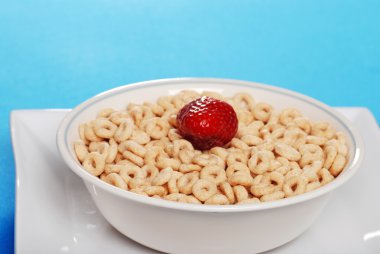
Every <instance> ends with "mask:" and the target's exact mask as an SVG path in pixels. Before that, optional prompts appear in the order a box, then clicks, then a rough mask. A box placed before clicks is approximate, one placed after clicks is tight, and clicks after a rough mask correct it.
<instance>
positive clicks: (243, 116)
mask: <svg viewBox="0 0 380 254" xmlns="http://www.w3.org/2000/svg"><path fill="white" fill-rule="evenodd" d="M235 112H236V116H237V119H238V122H239V124H241V125H245V126H246V125H248V124H250V123H252V121H253V120H254V118H253V115H252V114H251V112H249V111H248V110H245V109H236V110H235Z"/></svg>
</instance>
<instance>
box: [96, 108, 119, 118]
mask: <svg viewBox="0 0 380 254" xmlns="http://www.w3.org/2000/svg"><path fill="white" fill-rule="evenodd" d="M115 111H116V110H114V109H112V108H105V109H102V110H100V111H99V112H98V114H97V115H96V118H109V117H110V116H111V114H112V113H114V112H115Z"/></svg>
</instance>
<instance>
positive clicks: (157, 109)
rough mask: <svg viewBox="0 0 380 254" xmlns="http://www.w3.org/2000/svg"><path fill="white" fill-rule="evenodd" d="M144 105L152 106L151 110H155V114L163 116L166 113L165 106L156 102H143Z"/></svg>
mask: <svg viewBox="0 0 380 254" xmlns="http://www.w3.org/2000/svg"><path fill="white" fill-rule="evenodd" d="M143 106H146V107H148V108H150V110H151V111H152V112H153V114H155V115H156V116H162V115H163V114H164V108H163V107H161V106H160V105H158V104H154V103H149V102H144V103H143Z"/></svg>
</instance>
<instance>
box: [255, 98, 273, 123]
mask: <svg viewBox="0 0 380 254" xmlns="http://www.w3.org/2000/svg"><path fill="white" fill-rule="evenodd" d="M272 111H273V107H272V106H271V105H269V104H267V103H262V102H261V103H257V104H256V105H255V106H254V107H253V112H252V113H253V116H254V117H255V119H257V120H260V121H262V122H264V123H266V122H268V121H269V119H270V116H271V114H272Z"/></svg>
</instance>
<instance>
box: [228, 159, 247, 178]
mask: <svg viewBox="0 0 380 254" xmlns="http://www.w3.org/2000/svg"><path fill="white" fill-rule="evenodd" d="M236 173H242V174H245V175H249V174H250V171H249V168H248V167H247V166H246V165H245V164H243V163H241V162H235V163H234V164H232V165H231V166H228V167H227V169H226V176H227V178H230V177H231V176H232V175H234V174H236Z"/></svg>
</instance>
